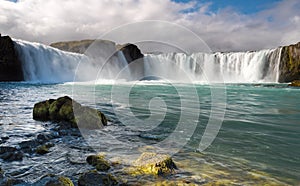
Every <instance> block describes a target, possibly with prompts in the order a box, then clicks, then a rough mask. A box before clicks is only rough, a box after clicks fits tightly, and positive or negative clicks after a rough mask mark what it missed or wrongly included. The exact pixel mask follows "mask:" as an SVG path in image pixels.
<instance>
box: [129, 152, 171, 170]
mask: <svg viewBox="0 0 300 186" xmlns="http://www.w3.org/2000/svg"><path fill="white" fill-rule="evenodd" d="M174 169H177V167H176V165H175V163H174V162H173V160H172V158H171V157H169V156H167V155H161V154H156V153H149V152H146V153H143V154H142V155H141V156H140V157H139V159H138V160H137V161H136V162H135V167H133V168H132V169H131V171H130V172H131V174H133V175H139V174H152V175H165V174H170V173H173V172H174Z"/></svg>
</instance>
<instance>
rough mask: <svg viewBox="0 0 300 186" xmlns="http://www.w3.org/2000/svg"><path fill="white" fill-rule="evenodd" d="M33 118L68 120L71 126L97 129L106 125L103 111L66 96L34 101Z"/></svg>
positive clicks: (40, 119)
mask: <svg viewBox="0 0 300 186" xmlns="http://www.w3.org/2000/svg"><path fill="white" fill-rule="evenodd" d="M75 115H76V117H75ZM33 119H35V120H39V121H56V122H61V121H63V122H68V123H70V124H71V127H73V128H77V127H80V128H87V129H98V128H101V127H103V126H105V125H107V119H106V117H105V116H104V114H103V113H101V112H100V111H98V110H96V109H93V108H90V107H85V106H82V105H81V104H79V103H77V102H76V101H74V100H72V99H71V98H70V97H68V96H64V97H60V98H58V99H56V100H54V99H49V100H46V101H42V102H39V103H36V104H35V105H34V108H33ZM61 124H63V123H61Z"/></svg>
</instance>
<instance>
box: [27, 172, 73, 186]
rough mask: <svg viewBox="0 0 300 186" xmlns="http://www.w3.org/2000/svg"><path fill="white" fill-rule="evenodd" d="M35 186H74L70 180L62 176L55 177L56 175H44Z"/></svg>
mask: <svg viewBox="0 0 300 186" xmlns="http://www.w3.org/2000/svg"><path fill="white" fill-rule="evenodd" d="M33 185H36V186H39V185H44V186H74V184H73V182H72V181H71V180H70V178H67V177H64V176H56V175H52V174H49V175H46V176H43V177H42V178H41V179H40V180H39V181H37V182H36V183H35V184H33Z"/></svg>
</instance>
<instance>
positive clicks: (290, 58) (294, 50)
mask: <svg viewBox="0 0 300 186" xmlns="http://www.w3.org/2000/svg"><path fill="white" fill-rule="evenodd" d="M279 69H280V74H279V82H291V81H293V80H297V79H300V42H299V43H297V44H295V45H290V46H284V47H282V50H281V57H280V66H279Z"/></svg>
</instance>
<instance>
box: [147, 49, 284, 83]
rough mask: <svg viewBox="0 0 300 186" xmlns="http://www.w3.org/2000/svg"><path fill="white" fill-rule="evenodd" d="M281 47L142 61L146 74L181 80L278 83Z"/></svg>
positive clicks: (151, 57)
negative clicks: (186, 78)
mask: <svg viewBox="0 0 300 186" xmlns="http://www.w3.org/2000/svg"><path fill="white" fill-rule="evenodd" d="M280 53H281V48H277V49H270V50H261V51H257V52H232V53H219V52H218V53H213V54H208V53H194V54H191V55H186V54H183V53H168V54H159V55H153V54H148V55H147V56H146V58H145V65H144V66H145V75H147V74H151V75H153V71H154V72H156V73H155V75H156V76H159V77H161V78H165V79H173V80H176V81H181V80H182V79H181V78H182V77H184V76H185V77H188V78H189V79H190V80H191V81H199V82H226V83H255V82H277V81H278V73H279V69H278V66H279V63H280Z"/></svg>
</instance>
